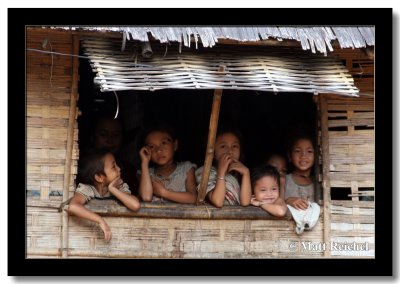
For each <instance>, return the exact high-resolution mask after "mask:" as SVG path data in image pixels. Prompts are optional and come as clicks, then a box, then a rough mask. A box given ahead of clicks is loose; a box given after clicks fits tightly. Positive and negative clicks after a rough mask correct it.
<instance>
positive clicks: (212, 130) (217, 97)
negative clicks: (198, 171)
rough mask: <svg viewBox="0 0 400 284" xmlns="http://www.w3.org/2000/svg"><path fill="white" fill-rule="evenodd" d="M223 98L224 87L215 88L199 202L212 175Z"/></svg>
mask: <svg viewBox="0 0 400 284" xmlns="http://www.w3.org/2000/svg"><path fill="white" fill-rule="evenodd" d="M218 72H220V73H223V72H225V66H220V67H219V68H218ZM221 99H222V89H215V91H214V99H213V104H212V110H211V116H210V126H209V129H208V140H207V148H206V155H205V159H204V167H203V173H202V175H201V181H200V188H199V193H198V195H197V204H200V203H202V202H204V198H205V196H206V188H207V183H208V178H209V177H210V170H211V165H212V161H213V158H214V145H215V138H216V136H217V127H218V118H219V109H220V107H221Z"/></svg>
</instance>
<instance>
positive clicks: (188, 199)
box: [153, 168, 197, 204]
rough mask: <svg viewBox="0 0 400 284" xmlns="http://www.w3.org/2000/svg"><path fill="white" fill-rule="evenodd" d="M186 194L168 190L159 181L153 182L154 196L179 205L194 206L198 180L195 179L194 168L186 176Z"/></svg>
mask: <svg viewBox="0 0 400 284" xmlns="http://www.w3.org/2000/svg"><path fill="white" fill-rule="evenodd" d="M185 187H186V192H176V191H172V190H168V189H167V188H165V187H164V185H163V184H162V183H161V182H159V181H153V190H154V194H156V195H158V196H160V197H162V198H164V199H167V200H171V201H175V202H178V203H190V204H193V203H195V202H196V199H197V190H196V179H195V177H194V168H191V169H190V170H189V171H188V173H187V176H186V182H185Z"/></svg>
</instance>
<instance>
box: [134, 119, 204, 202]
mask: <svg viewBox="0 0 400 284" xmlns="http://www.w3.org/2000/svg"><path fill="white" fill-rule="evenodd" d="M144 145H145V146H144V147H142V148H141V149H140V151H139V154H140V159H141V171H138V175H139V176H140V177H139V180H140V183H139V195H140V197H141V198H142V199H143V201H147V202H150V201H159V200H163V199H166V200H169V201H175V202H178V203H195V202H196V199H197V191H196V180H195V177H194V171H195V168H196V165H195V164H192V163H190V162H188V161H186V162H178V163H177V162H175V161H174V153H175V151H176V150H177V149H178V140H177V139H176V138H175V135H174V132H173V131H172V129H170V128H169V127H168V126H157V127H154V128H152V129H150V130H148V131H147V133H146V134H145V135H144ZM150 162H152V163H153V164H154V167H149V164H150Z"/></svg>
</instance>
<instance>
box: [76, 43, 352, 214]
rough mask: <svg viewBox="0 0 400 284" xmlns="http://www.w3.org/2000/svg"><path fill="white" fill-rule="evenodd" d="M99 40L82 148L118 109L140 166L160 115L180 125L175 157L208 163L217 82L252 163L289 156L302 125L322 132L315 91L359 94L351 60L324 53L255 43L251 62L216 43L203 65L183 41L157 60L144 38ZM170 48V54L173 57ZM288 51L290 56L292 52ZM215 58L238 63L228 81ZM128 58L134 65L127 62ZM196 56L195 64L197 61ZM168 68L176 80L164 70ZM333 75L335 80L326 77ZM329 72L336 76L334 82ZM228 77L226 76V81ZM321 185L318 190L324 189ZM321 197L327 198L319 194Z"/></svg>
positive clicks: (85, 89) (86, 79)
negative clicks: (140, 141) (96, 120)
mask: <svg viewBox="0 0 400 284" xmlns="http://www.w3.org/2000/svg"><path fill="white" fill-rule="evenodd" d="M97 44H98V42H97V40H95V41H92V40H90V39H89V40H84V41H83V49H82V52H83V54H84V55H86V56H88V57H89V58H90V60H87V59H82V60H81V63H80V84H79V94H80V99H79V102H78V106H79V108H80V110H81V111H82V115H81V116H80V117H79V118H78V123H79V127H80V128H79V135H80V136H79V139H80V142H81V143H80V147H85V145H88V143H89V141H90V134H89V133H90V129H91V123H92V118H93V117H94V116H95V115H96V113H100V112H108V113H109V114H110V113H112V114H116V113H117V112H118V115H119V116H120V117H121V118H122V120H123V122H124V124H125V128H126V129H125V134H126V137H128V139H129V141H127V142H128V143H127V145H128V148H127V149H125V150H126V151H127V152H126V157H127V158H129V159H130V160H131V162H132V163H133V164H134V165H136V167H138V165H139V158H138V155H137V152H138V150H139V149H138V148H137V146H138V145H137V143H136V142H137V141H136V142H135V139H136V137H137V135H138V133H139V132H140V129H141V128H142V127H143V126H144V125H146V124H148V123H150V122H152V121H156V120H159V121H160V120H161V121H164V122H167V123H168V124H170V125H172V126H173V128H174V129H175V130H176V132H177V134H178V135H177V136H178V140H179V150H178V152H177V155H176V160H189V161H191V162H193V163H195V164H196V165H197V166H198V167H200V166H202V165H203V164H204V153H205V152H206V145H207V136H208V133H209V123H210V115H211V106H212V102H213V94H214V89H215V88H218V87H220V88H222V89H223V95H222V103H221V107H220V114H219V124H220V125H221V124H231V125H235V126H236V127H238V129H239V130H240V131H241V132H242V134H243V137H244V139H243V153H244V155H245V164H246V166H248V167H249V168H250V169H251V168H253V167H255V166H257V165H260V164H261V163H263V162H265V159H266V157H267V155H268V153H270V152H271V151H274V152H280V153H283V154H286V142H287V141H288V139H290V133H291V130H293V129H295V128H299V127H302V128H306V129H307V130H308V132H309V133H310V134H312V135H315V136H316V135H317V134H318V130H317V127H318V122H317V119H318V115H317V109H316V104H315V102H314V101H315V100H314V96H315V95H316V94H318V93H319V92H330V93H335V92H336V93H343V94H347V95H355V93H356V89H355V88H353V87H354V86H352V85H351V84H350V83H349V82H350V80H351V79H350V78H349V76H350V75H345V74H346V69H345V68H344V66H341V65H340V64H338V63H337V62H336V63H332V61H330V60H331V59H329V58H328V59H327V58H326V57H323V56H321V57H312V58H311V57H310V58H309V57H307V56H309V55H302V56H301V57H299V53H298V51H296V50H294V51H293V54H291V51H290V50H285V52H286V55H282V54H281V53H277V52H276V49H270V50H269V49H268V48H264V49H263V51H262V52H261V51H260V50H257V49H254V48H249V49H247V50H241V51H243V52H244V53H243V55H242V56H244V55H248V56H249V57H248V60H247V61H246V60H238V58H239V56H238V54H239V51H238V50H237V49H236V48H235V47H230V48H228V49H224V50H222V49H221V50H219V49H217V51H216V53H215V54H214V56H213V54H212V53H208V51H203V50H201V51H198V53H199V54H200V56H203V57H201V59H204V58H206V59H208V60H209V61H210V64H207V60H206V63H204V62H203V61H201V62H200V59H199V58H198V57H192V56H193V53H192V52H188V51H183V52H182V53H181V55H179V54H178V55H177V53H176V51H177V50H178V49H179V48H178V47H177V46H175V47H169V51H168V52H167V50H166V49H165V47H162V46H156V48H153V56H154V59H148V58H147V59H146V58H144V57H143V58H141V56H142V55H140V52H139V51H138V43H134V44H133V45H132V46H131V48H129V47H127V46H125V51H124V52H123V51H121V46H120V43H115V42H113V43H112V44H110V43H109V42H106V43H105V42H104V41H103V42H102V43H101V45H102V48H101V49H100V48H97V47H96V45H97ZM103 44H104V45H103ZM174 48H175V51H174ZM174 52H175V53H174ZM260 52H261V53H260ZM301 52H302V51H301ZM167 53H168V54H170V55H171V56H170V57H168V56H167V57H166V56H165V55H166V54H167ZM287 54H289V57H285V56H287ZM290 54H291V55H290ZM271 56H272V57H271ZM281 56H283V57H281ZM215 57H218V58H219V59H220V61H221V62H222V64H227V65H229V66H230V68H231V69H229V68H228V70H229V72H225V73H224V75H223V79H221V76H216V74H215V73H213V72H214V71H210V70H211V69H216V68H217V67H218V66H217V65H216V63H215V62H216V61H215ZM296 57H297V58H296ZM171 58H172V59H171ZM126 59H127V60H128V61H129V62H133V63H132V64H133V65H129V66H127V65H126V62H127V61H125V60H126ZM296 60H297V61H296ZM192 61H193V62H194V63H193V64H194V66H191V65H190V62H192ZM199 62H200V63H199ZM310 62H312V63H310ZM128 64H130V63H128ZM202 64H203V65H202ZM332 64H334V65H333V66H334V68H332ZM149 66H151V67H149ZM107 68H108V69H107ZM146 68H148V69H146ZM196 68H198V70H202V71H204V70H206V71H207V70H208V71H207V72H208V73H207V72H206V75H204V74H203V75H202V76H203V77H201V76H200V77H201V78H200V77H196V76H197V75H196V73H195V70H196ZM202 68H203V69H204V70H203V69H202ZM293 68H294V69H293ZM209 69H210V70H209ZM113 70H114V71H113ZM193 70H194V71H193ZM328 70H329V71H328ZM332 70H333V71H332ZM95 72H97V73H95ZM113 72H114V73H113ZM135 72H136V73H135ZM184 72H186V73H185V74H183V73H184ZM331 72H333V73H332V74H331ZM168 74H169V75H170V77H173V78H174V79H173V80H172V79H171V80H170V79H169V77H168V76H164V75H168ZM326 74H329V76H328V77H329V78H328V77H324V76H325V75H326ZM213 76H214V77H213ZM240 76H242V77H240ZM260 76H261V79H259V78H258V77H260ZM262 76H267V77H266V78H264V77H262ZM193 77H196V78H197V79H196V78H195V79H193ZM350 77H351V76H350ZM187 78H190V80H187ZM199 78H200V79H199ZM330 78H334V79H332V80H333V81H331V79H330ZM174 80H175V81H174ZM221 80H225V81H223V82H222V83H221ZM174 86H176V87H174ZM202 86H205V87H202ZM207 86H208V87H207ZM316 141H318V142H320V141H319V139H316ZM317 148H318V149H319V148H320V147H319V146H318V147H317ZM316 154H317V155H318V154H319V151H316ZM315 161H316V174H318V167H319V164H320V163H318V162H317V161H321V158H320V157H317V159H315ZM316 180H317V181H320V180H319V179H318V178H316ZM316 188H317V190H318V191H319V187H318V186H317V187H316ZM316 196H317V198H318V199H321V197H322V195H321V194H320V193H319V192H317V193H316ZM150 207H151V206H150Z"/></svg>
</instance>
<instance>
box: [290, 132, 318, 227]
mask: <svg viewBox="0 0 400 284" xmlns="http://www.w3.org/2000/svg"><path fill="white" fill-rule="evenodd" d="M289 157H290V161H291V162H292V164H293V166H294V170H293V172H292V173H291V174H289V175H287V176H286V185H285V198H286V203H287V204H288V208H289V210H290V211H291V213H292V215H293V218H294V219H295V221H296V223H297V227H296V232H297V233H298V234H301V233H302V232H303V230H304V229H305V228H306V229H311V228H312V227H313V226H314V225H315V224H316V223H317V221H318V218H319V212H320V208H319V205H318V204H317V203H315V202H314V183H313V179H312V178H311V171H312V168H313V166H314V145H313V140H312V139H311V138H310V137H308V136H305V135H301V136H298V137H297V138H295V139H294V140H293V142H292V144H291V145H290V147H289Z"/></svg>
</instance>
